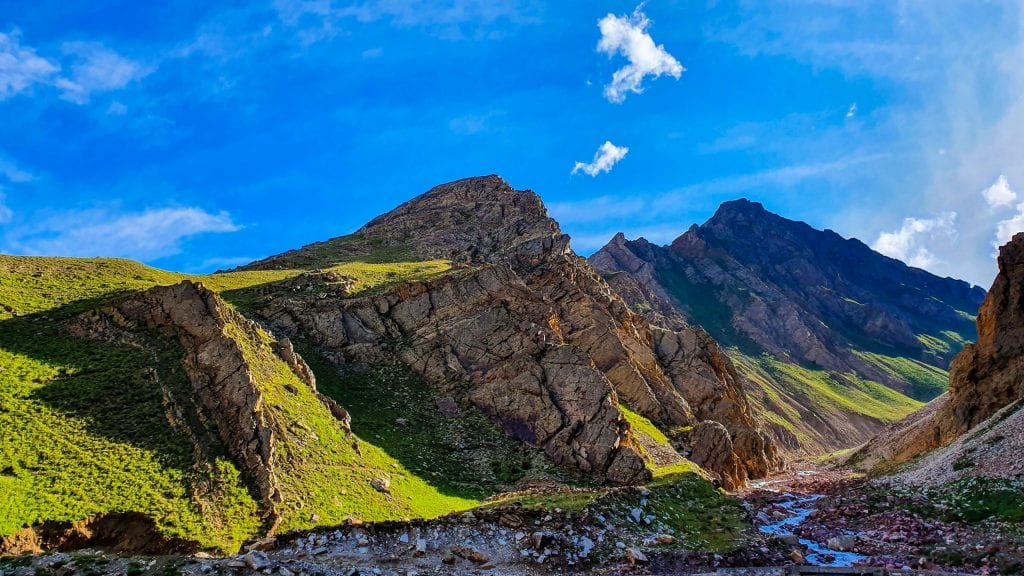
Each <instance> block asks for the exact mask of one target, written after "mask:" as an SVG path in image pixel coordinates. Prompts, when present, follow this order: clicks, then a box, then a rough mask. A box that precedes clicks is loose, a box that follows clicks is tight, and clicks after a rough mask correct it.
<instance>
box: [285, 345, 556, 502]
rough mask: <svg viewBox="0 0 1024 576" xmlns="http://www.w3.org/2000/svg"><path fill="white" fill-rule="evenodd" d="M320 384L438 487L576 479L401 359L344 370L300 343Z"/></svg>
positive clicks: (452, 491) (478, 490)
mask: <svg viewBox="0 0 1024 576" xmlns="http://www.w3.org/2000/svg"><path fill="white" fill-rule="evenodd" d="M297 347H298V349H299V352H300V353H301V354H302V357H303V358H304V359H305V360H306V362H307V363H308V364H309V365H310V367H311V368H312V369H313V371H314V373H315V375H316V379H317V388H318V389H319V390H320V392H322V393H324V394H326V395H328V396H330V397H331V398H333V399H334V400H335V401H337V402H338V403H339V404H341V405H342V406H344V407H345V408H346V409H347V410H348V411H349V413H350V414H351V415H352V431H353V432H354V433H355V434H356V435H357V436H359V438H360V439H362V440H363V441H365V442H367V443H370V444H373V445H374V446H376V447H378V448H380V449H381V450H383V451H384V452H386V453H387V454H388V455H389V456H391V457H392V458H394V459H395V460H397V461H398V462H400V463H401V464H402V466H404V467H405V468H406V469H408V470H409V471H410V472H412V473H414V474H416V476H418V477H419V478H421V479H423V480H424V481H425V482H427V483H428V484H430V485H431V486H433V487H434V488H436V489H437V490H438V491H440V492H442V493H444V494H446V495H449V496H456V497H461V498H473V499H482V498H486V497H488V496H492V495H494V494H496V493H498V492H501V491H503V490H507V489H508V488H510V487H511V486H512V485H514V484H515V483H516V482H518V481H520V480H522V479H524V478H528V477H530V478H536V477H546V478H552V479H554V480H557V481H560V482H572V480H571V479H570V478H569V477H568V476H567V475H566V474H565V472H563V471H562V470H560V469H558V468H557V467H556V466H555V465H554V464H553V463H552V462H551V461H550V459H549V458H548V457H547V455H545V454H544V452H543V451H542V450H540V449H538V448H534V447H531V446H528V445H526V444H524V443H521V442H519V441H517V440H515V439H513V438H511V437H510V436H508V435H507V434H505V432H504V431H503V430H502V429H501V428H500V427H499V426H497V425H496V424H494V423H493V422H492V421H491V420H490V419H488V418H487V417H486V416H485V415H484V414H482V413H481V412H479V410H477V409H476V408H475V407H473V406H471V405H459V404H458V403H457V401H456V400H455V399H454V398H452V397H448V396H444V395H441V394H439V393H438V392H437V391H436V390H435V389H434V388H433V387H431V386H430V385H428V384H427V383H426V382H424V381H423V380H422V378H420V377H419V376H418V375H417V374H415V373H413V372H412V371H411V370H410V369H409V368H408V367H406V366H405V365H403V364H401V363H400V362H398V361H395V362H393V363H387V364H381V365H375V366H369V367H362V368H358V369H357V368H347V369H345V370H343V371H342V370H339V369H338V368H336V367H335V366H334V365H332V364H331V363H330V362H329V361H328V360H326V359H325V358H323V357H322V356H321V355H319V354H318V353H317V352H316V351H315V350H312V349H310V348H309V347H308V346H303V345H302V344H301V343H297Z"/></svg>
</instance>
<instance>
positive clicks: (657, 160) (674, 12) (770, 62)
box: [0, 0, 1024, 285]
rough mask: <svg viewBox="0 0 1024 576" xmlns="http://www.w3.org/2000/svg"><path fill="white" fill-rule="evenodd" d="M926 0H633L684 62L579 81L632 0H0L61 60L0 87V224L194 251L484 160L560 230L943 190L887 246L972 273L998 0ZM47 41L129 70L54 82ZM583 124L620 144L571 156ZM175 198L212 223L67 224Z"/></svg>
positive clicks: (879, 202)
mask: <svg viewBox="0 0 1024 576" xmlns="http://www.w3.org/2000/svg"><path fill="white" fill-rule="evenodd" d="M934 4H935V3H930V2H877V3H870V2H843V1H841V0H832V1H829V0H791V1H780V2H776V3H763V2H757V3H755V2H750V3H748V2H727V1H720V2H683V1H657V0H651V1H649V2H647V3H646V4H644V5H643V8H642V10H643V11H644V12H645V13H646V14H647V16H649V17H650V18H651V19H652V21H653V24H652V25H651V27H650V29H649V32H650V33H651V36H652V37H653V38H654V40H655V42H656V43H658V44H663V45H664V47H665V49H666V50H667V51H668V52H669V53H671V54H672V55H673V56H674V57H675V58H677V59H678V60H679V61H680V62H681V63H682V65H683V66H685V67H686V69H687V70H686V71H685V72H684V73H683V74H682V76H681V78H680V79H678V80H676V79H673V78H671V77H661V78H659V79H652V78H648V79H646V81H645V82H644V87H645V91H644V93H643V94H630V95H629V96H628V97H627V99H626V101H625V102H624V103H622V104H613V103H610V102H609V101H608V100H606V99H605V98H604V96H603V93H602V91H603V87H604V85H605V84H607V83H608V82H609V81H610V78H611V75H612V73H613V72H614V71H615V70H616V69H617V68H619V67H621V66H623V65H624V64H625V60H624V59H623V58H622V57H616V58H609V57H607V56H606V55H604V54H600V53H598V52H597V51H596V49H595V48H596V44H597V41H598V39H599V37H600V34H599V31H598V28H597V21H598V20H599V19H600V18H602V17H604V16H605V15H607V14H609V13H614V14H619V15H627V14H630V13H632V12H633V10H634V9H635V8H636V4H635V3H632V2H618V1H615V2H613V1H601V2H582V1H581V2H552V3H544V2H539V1H521V2H514V1H509V2H492V1H488V0H476V1H474V0H451V1H449V2H413V3H405V4H403V3H401V2H393V1H392V2H387V1H379V2H375V1H369V2H358V3H355V2H354V3H346V2H333V3H330V2H317V1H315V0H313V1H311V2H309V3H307V4H302V3H301V2H300V1H299V0H285V1H278V2H273V1H270V2H266V3H265V4H260V3H258V2H205V1H203V2H200V1H186V0H172V1H168V2H161V3H149V2H129V1H114V0H98V1H93V2H88V3H86V2H66V1H59V0H46V1H41V2H34V3H31V4H26V3H23V2H13V1H8V0H0V33H4V34H6V35H7V36H8V38H9V39H10V38H14V39H15V40H16V42H17V44H18V46H20V47H21V48H22V49H31V50H32V51H33V52H34V53H35V54H36V55H37V56H39V57H42V58H45V59H47V60H48V61H50V62H52V63H53V64H54V65H55V66H58V67H59V68H60V71H59V72H56V73H54V74H52V75H51V77H50V79H48V80H44V81H39V82H37V83H35V84H33V85H31V86H29V87H28V88H25V89H22V90H18V91H16V92H15V93H7V94H4V92H3V91H2V90H0V162H2V163H5V165H7V166H8V167H9V168H10V167H14V168H13V169H16V170H17V171H18V173H20V174H21V175H22V176H21V177H17V178H11V177H10V174H8V176H7V177H5V176H3V175H0V193H2V196H0V205H3V206H6V207H7V209H8V210H9V212H10V214H9V217H8V218H6V222H0V251H4V252H15V253H48V250H51V249H52V248H47V247H48V246H49V247H52V246H53V245H54V244H53V243H47V242H46V241H47V240H52V239H54V238H58V239H59V238H62V237H63V236H62V235H67V234H69V232H68V231H74V230H75V229H76V227H77V229H78V232H77V236H72V237H74V238H76V239H77V240H76V241H75V242H74V243H73V244H72V246H73V247H74V248H75V250H74V252H75V253H76V255H123V256H129V257H141V258H143V259H145V260H146V261H147V262H149V263H151V264H153V265H156V266H159V267H163V268H169V269H178V270H187V271H206V270H212V269H216V268H221V267H225V266H228V265H233V264H237V263H241V262H243V261H246V260H248V259H254V258H258V257H263V256H267V255H270V254H274V253H277V252H281V251H284V250H287V249H290V248H294V247H297V246H300V245H303V244H305V243H308V242H312V241H316V240H322V239H325V238H328V237H332V236H336V235H340V234H344V233H348V232H351V231H352V230H354V229H356V228H358V227H359V226H360V225H361V224H362V223H364V222H365V221H367V220H368V219H370V218H372V217H373V216H375V215H377V214H379V213H382V212H384V211H386V210H389V209H390V208H392V207H394V206H395V205H397V204H399V203H401V202H403V201H405V200H407V199H409V198H411V197H412V196H414V195H416V194H419V193H421V192H423V191H425V190H427V189H428V188H430V187H431V186H433V185H436V184H439V183H442V182H446V181H449V180H453V179H457V178H461V177H466V176H472V175H481V174H491V173H497V174H500V175H502V176H503V177H505V178H506V179H507V180H508V181H509V182H511V183H512V185H514V186H516V187H517V188H530V189H533V190H535V191H537V192H538V193H539V194H540V195H541V196H542V197H543V198H544V200H545V201H546V202H547V203H548V204H549V207H550V209H551V211H552V213H553V214H554V215H555V216H556V217H558V218H559V219H560V220H561V221H562V223H563V228H564V229H565V230H566V231H567V232H568V233H570V234H571V235H572V236H573V238H574V241H573V245H574V247H575V248H576V249H577V251H579V252H581V253H589V252H591V251H593V250H594V249H596V248H598V247H599V246H600V245H601V244H603V243H604V242H605V241H607V240H608V239H610V238H611V236H612V235H613V234H614V233H615V232H617V231H624V232H625V233H626V234H627V236H630V237H635V236H639V235H644V236H646V237H648V238H649V239H651V240H653V241H657V242H668V241H671V239H672V238H674V237H675V236H677V235H678V234H680V233H682V232H683V231H685V230H686V228H687V227H688V226H689V225H690V224H692V223H694V222H697V223H699V222H702V221H703V220H705V219H706V218H707V217H709V216H710V215H711V214H712V213H713V212H714V209H715V208H716V207H717V205H718V204H719V203H720V202H722V201H724V200H728V199H732V198H736V197H741V196H745V197H749V198H752V199H756V200H759V201H762V202H763V203H764V204H765V205H766V206H767V207H768V208H769V209H772V210H774V211H776V212H779V213H781V214H783V215H785V216H787V217H790V218H795V219H802V220H806V221H808V222H810V223H811V224H812V225H815V226H817V227H822V228H824V227H831V228H834V229H836V230H837V231H839V232H840V233H842V234H844V235H847V236H851V235H855V236H858V237H860V238H861V239H863V240H864V241H866V242H868V243H869V244H870V243H872V242H874V241H875V240H876V238H877V237H878V235H879V234H880V233H883V232H893V231H897V230H899V229H900V228H901V225H902V224H903V223H904V219H905V218H908V217H909V218H916V219H921V220H925V219H930V218H936V217H937V216H938V215H941V214H944V213H947V212H956V213H957V214H958V216H957V220H956V222H957V226H958V228H957V230H955V231H953V233H952V234H950V233H948V232H949V231H946V233H945V235H944V236H943V235H940V236H939V237H935V238H931V237H929V236H928V235H929V234H931V233H932V232H930V231H926V232H924V233H918V234H916V235H915V234H911V237H910V240H909V241H910V242H911V243H913V246H912V247H910V248H908V250H911V249H913V250H916V249H918V248H920V247H924V248H926V249H927V250H928V251H929V252H928V254H931V255H932V256H934V258H933V259H932V260H931V261H927V260H921V261H919V262H923V261H927V262H928V267H929V268H930V269H933V270H934V271H936V272H938V273H941V274H952V275H956V276H960V277H965V278H968V279H970V280H973V281H975V282H978V283H982V284H986V285H987V282H988V278H990V276H991V274H992V273H994V262H993V260H992V250H993V247H992V242H993V237H994V234H995V227H996V224H997V223H998V222H1000V221H1004V220H1007V219H1011V218H1012V217H1013V215H1014V209H1015V208H1014V206H1010V207H1008V208H1006V207H1004V208H1001V209H1000V210H1009V212H999V211H992V212H991V214H989V215H988V216H985V215H982V216H970V215H969V214H968V212H970V211H971V209H972V208H971V207H972V206H975V207H976V208H977V209H978V210H980V211H984V210H986V209H987V208H986V207H985V206H984V203H983V201H982V200H981V196H980V195H979V192H980V191H981V190H983V189H984V188H986V187H987V186H989V185H991V184H992V183H993V182H994V181H995V179H996V178H997V177H998V176H999V175H1000V174H1004V175H1006V177H1007V178H1008V180H1009V183H1010V186H1011V187H1013V186H1015V185H1016V182H1017V178H1024V174H1020V175H1019V176H1016V174H1017V172H1016V171H1018V170H1021V167H1020V162H1019V149H1018V152H1017V154H1018V156H1017V162H1014V152H1013V151H1012V150H1008V148H1009V144H1013V143H1015V142H1017V140H1015V139H1014V138H1017V136H1015V134H1017V133H1019V131H1016V130H1008V126H1010V127H1014V122H1016V121H1017V120H1018V119H1020V118H1021V116H1020V115H1018V114H1017V109H1018V108H1019V104H1020V101H1021V98H1020V96H1021V93H1020V87H1021V85H1022V83H1021V82H1020V79H1019V78H1017V77H1016V76H1013V72H1012V69H1013V65H1012V64H1008V63H1007V61H1010V62H1011V63H1012V60H1013V57H1014V56H1015V55H1018V54H1021V53H1022V52H1021V51H1020V49H1019V46H1020V43H1021V34H1020V32H1021V25H1020V22H1021V15H1020V13H1021V6H1020V2H1018V1H1005V2H987V3H980V4H979V3H973V2H972V3H967V2H964V3H955V2H949V3H944V5H943V7H942V8H941V9H937V8H935V7H934ZM897 5H898V6H897ZM303 6H305V7H307V8H311V9H310V10H308V11H307V13H306V14H305V15H304V16H302V17H300V18H297V19H291V20H289V16H288V14H294V13H296V11H297V10H299V9H300V8H302V7H303ZM353 6H356V7H357V8H358V11H354V10H350V9H351V8H352V7H353ZM439 7H440V8H439ZM313 8H315V10H314V9H313ZM321 8H329V10H330V11H331V12H330V14H328V15H327V16H324V15H323V10H320V9H321ZM450 8H454V9H456V10H457V11H455V12H453V11H451V10H449V9H450ZM352 12H358V14H356V15H349V14H350V13H352ZM71 42H87V43H92V44H91V45H93V46H96V45H99V46H102V47H103V49H105V50H109V51H112V52H114V53H116V54H117V55H119V57H121V58H124V59H126V60H129V61H131V62H133V63H135V64H136V65H138V66H139V67H140V69H141V70H143V71H142V72H139V73H138V74H136V77H133V78H132V79H131V80H130V81H128V82H126V83H125V84H124V85H123V86H119V87H117V88H111V89H96V90H94V91H91V92H90V93H89V95H88V100H87V101H86V102H70V101H67V100H66V99H62V95H63V94H62V92H61V89H60V88H59V87H57V86H56V85H54V82H55V79H56V78H58V77H60V76H61V75H62V74H66V73H70V71H71V69H72V67H73V65H74V62H75V60H74V55H73V51H72V50H70V49H69V48H68V44H67V43H71ZM0 53H2V50H0ZM1016 67H1017V68H1019V67H1020V66H1019V62H1018V63H1017V66H1016ZM1008 70H1009V72H1008ZM2 77H3V65H2V64H0V86H2ZM854 104H856V112H855V113H853V114H848V112H849V111H850V108H851V106H852V105H854ZM605 140H610V141H612V142H614V143H615V144H617V145H620V146H627V147H629V149H630V150H629V153H628V154H627V156H626V157H625V158H624V159H623V160H622V161H621V162H620V163H619V164H617V165H616V166H615V167H614V169H613V170H612V171H611V172H609V173H604V174H600V175H598V176H596V177H590V176H587V175H584V174H576V175H571V174H570V171H571V169H572V167H573V164H574V162H576V161H590V159H591V158H592V157H593V155H594V152H595V150H597V148H598V146H599V145H600V144H601V143H603V142H604V141H605ZM985 146H989V147H995V149H996V150H997V152H992V150H990V149H988V148H984V147H985ZM13 169H9V170H8V172H9V173H10V172H11V171H12V170H13ZM186 208H194V209H196V210H199V211H202V212H204V213H206V214H210V215H218V216H219V217H221V218H223V219H227V220H229V221H230V222H231V223H232V224H233V227H234V228H237V230H235V231H231V232H227V231H221V232H216V231H212V232H202V231H201V230H199V231H195V232H194V233H189V234H184V235H181V236H177V235H175V234H174V233H173V231H172V232H170V233H168V232H167V231H162V232H160V233H162V234H169V236H168V238H167V241H166V242H165V243H164V244H165V245H164V246H163V247H161V248H157V249H152V250H146V251H145V253H142V252H140V251H139V250H138V249H137V247H136V246H133V245H131V243H124V244H123V245H120V246H114V247H111V246H110V245H106V244H104V243H102V242H99V241H98V242H97V243H95V244H93V243H90V238H91V237H92V236H90V234H93V233H92V232H90V231H89V230H88V229H91V228H90V227H93V228H95V229H97V230H109V228H104V227H103V225H104V224H107V223H109V222H115V223H119V224H114V225H116V226H120V225H124V226H129V225H133V223H136V222H137V221H136V220H134V219H133V217H134V216H137V215H139V214H143V213H145V212H146V211H152V210H159V209H186ZM983 216H984V217H983ZM41 223H43V224H41ZM83 228H87V230H85V231H84V232H83V231H82V229H83ZM57 245H59V246H68V244H66V243H65V244H57ZM92 249H103V250H105V251H107V252H116V253H107V254H92V253H91V252H89V250H92ZM907 254H908V255H909V254H910V252H907Z"/></svg>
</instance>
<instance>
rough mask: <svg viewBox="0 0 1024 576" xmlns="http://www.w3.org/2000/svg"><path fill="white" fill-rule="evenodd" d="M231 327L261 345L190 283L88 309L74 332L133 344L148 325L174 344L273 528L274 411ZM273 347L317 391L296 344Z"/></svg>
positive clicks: (251, 330) (248, 325) (245, 324)
mask: <svg viewBox="0 0 1024 576" xmlns="http://www.w3.org/2000/svg"><path fill="white" fill-rule="evenodd" d="M228 325H233V326H234V327H236V328H238V329H239V330H241V331H242V333H243V335H244V336H243V337H244V338H248V339H250V342H252V343H258V342H259V341H260V336H259V335H258V334H257V328H256V327H255V325H254V324H253V323H252V322H251V321H250V320H247V319H246V318H244V317H243V316H242V315H240V314H238V313H237V312H235V311H234V310H233V309H232V308H230V307H229V306H227V305H226V304H225V303H224V302H223V301H222V300H221V299H220V298H219V297H218V296H217V295H216V294H214V293H213V292H210V291H209V290H207V289H206V288H204V287H203V286H202V285H200V284H195V283H192V282H190V281H187V280H186V281H183V282H181V283H179V284H176V285H174V286H161V287H156V288H152V289H150V290H147V291H145V292H142V293H139V294H137V295H134V296H131V297H128V298H126V299H122V300H120V301H118V302H115V303H113V304H110V305H108V306H104V307H102V308H100V309H97V310H93V311H90V312H87V313H85V314H83V315H82V316H80V317H78V318H77V319H76V320H75V321H74V322H73V323H72V324H71V326H70V328H71V330H72V331H73V332H74V333H76V334H77V335H79V336H82V337H87V338H93V339H104V340H112V341H114V340H117V341H131V339H132V338H133V332H135V331H137V330H139V329H143V328H144V329H149V330H154V331H156V332H158V333H160V334H162V335H164V336H166V337H169V338H172V339H174V340H176V341H177V342H178V344H179V345H180V346H181V348H182V350H183V351H184V358H183V359H182V366H183V368H184V370H185V372H186V374H187V376H188V379H189V381H190V382H191V383H192V387H193V390H194V391H195V394H196V395H197V397H198V398H199V400H200V401H201V405H202V408H203V409H204V415H205V416H206V417H208V418H209V419H211V420H212V421H213V423H214V425H215V427H216V430H217V432H218V434H219V437H220V440H221V441H222V442H223V444H224V446H225V447H226V448H227V451H228V453H229V454H230V455H231V457H232V458H233V459H234V460H235V462H236V463H237V464H238V465H239V466H240V468H241V469H242V470H243V472H244V473H245V474H246V475H247V476H248V477H249V478H250V479H251V480H252V484H253V486H254V488H255V491H256V493H257V495H258V496H259V497H260V500H261V502H262V504H263V506H264V510H265V514H266V516H267V521H268V524H269V526H270V527H271V530H272V529H273V526H274V525H275V524H276V522H277V519H278V515H277V512H276V509H275V504H276V503H277V502H280V500H281V494H280V491H279V488H278V479H277V477H276V473H275V456H274V444H275V422H274V414H273V412H272V411H271V410H270V409H268V407H267V406H266V402H265V400H264V397H263V394H262V392H261V391H260V389H259V387H258V386H257V384H256V381H255V380H254V377H253V374H252V372H251V370H250V367H249V365H248V363H247V361H246V358H245V356H244V353H243V351H242V349H241V345H242V344H240V342H239V341H238V340H237V339H236V338H235V337H232V336H231V335H229V334H228V332H227V327H228ZM253 345H256V344H253ZM273 347H274V348H275V350H277V351H278V353H279V355H280V356H281V358H282V360H284V361H285V363H286V364H288V366H289V367H291V368H292V370H294V371H295V372H296V374H298V375H299V376H300V379H301V380H303V381H305V382H306V383H307V384H308V385H309V386H310V387H312V388H314V389H315V380H314V379H313V373H312V371H310V369H309V367H308V366H307V365H306V363H305V362H304V361H303V360H302V358H301V357H300V356H298V355H297V354H295V351H294V349H293V348H292V346H291V342H289V341H287V340H284V341H281V342H276V343H274V345H273ZM320 398H321V400H322V401H324V402H325V404H328V406H330V405H331V404H333V402H332V401H331V400H330V399H328V398H326V397H325V396H322V395H320ZM338 409H339V410H340V411H341V412H340V414H341V415H344V416H345V417H347V414H345V413H344V410H343V409H341V408H340V407H338ZM336 416H338V417H339V418H341V416H340V415H336Z"/></svg>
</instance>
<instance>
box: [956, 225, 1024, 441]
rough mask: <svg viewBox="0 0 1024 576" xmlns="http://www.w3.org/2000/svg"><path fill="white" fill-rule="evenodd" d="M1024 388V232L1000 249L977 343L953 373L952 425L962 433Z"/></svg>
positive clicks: (958, 360)
mask: <svg viewBox="0 0 1024 576" xmlns="http://www.w3.org/2000/svg"><path fill="white" fill-rule="evenodd" d="M1022 390H1024V234H1017V235H1016V236H1014V237H1013V239H1012V240H1011V241H1010V242H1009V243H1008V244H1006V245H1005V246H1003V247H1002V248H1000V249H999V274H998V275H997V276H996V279H995V282H993V284H992V287H991V288H990V289H989V293H988V296H987V297H986V298H985V302H984V304H982V305H981V310H980V311H979V312H978V341H977V343H976V344H968V345H967V346H966V347H964V350H963V352H961V353H960V355H959V356H957V357H956V360H954V361H953V365H952V367H951V368H950V372H949V397H950V402H949V413H950V416H951V417H952V418H951V424H952V428H951V429H949V430H947V431H946V435H956V434H962V433H964V432H965V431H967V430H970V429H971V428H973V427H974V426H976V425H977V424H978V423H979V422H981V421H983V420H986V419H987V418H988V417H990V416H992V415H993V414H995V413H996V411H998V410H1000V409H1002V408H1003V407H1004V406H1006V405H1008V404H1010V403H1011V402H1013V401H1014V400H1017V399H1019V398H1020V397H1021V392H1022Z"/></svg>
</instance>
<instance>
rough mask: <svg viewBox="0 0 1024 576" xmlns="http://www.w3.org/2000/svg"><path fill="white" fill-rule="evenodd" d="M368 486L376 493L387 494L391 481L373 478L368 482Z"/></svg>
mask: <svg viewBox="0 0 1024 576" xmlns="http://www.w3.org/2000/svg"><path fill="white" fill-rule="evenodd" d="M370 486H371V487H373V489H374V490H376V491H377V492H387V491H388V489H389V488H391V481H390V480H388V479H387V478H374V479H373V480H370Z"/></svg>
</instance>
